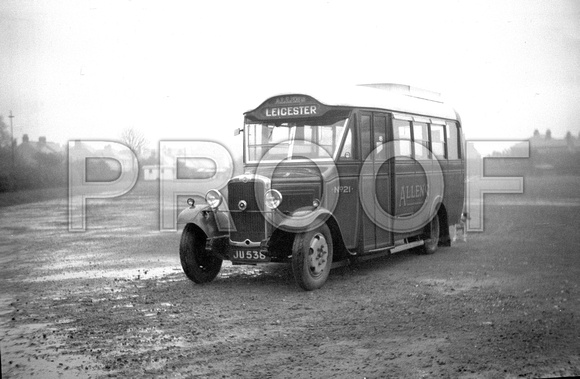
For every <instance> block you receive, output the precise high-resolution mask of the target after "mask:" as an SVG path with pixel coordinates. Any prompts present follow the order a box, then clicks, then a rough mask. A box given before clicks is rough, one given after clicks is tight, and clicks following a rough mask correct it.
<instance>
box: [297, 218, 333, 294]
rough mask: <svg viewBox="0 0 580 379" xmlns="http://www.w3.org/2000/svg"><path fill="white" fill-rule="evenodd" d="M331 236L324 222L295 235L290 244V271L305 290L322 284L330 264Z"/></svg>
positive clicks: (331, 253)
mask: <svg viewBox="0 0 580 379" xmlns="http://www.w3.org/2000/svg"><path fill="white" fill-rule="evenodd" d="M332 256H333V248H332V236H331V235H330V229H328V226H326V224H324V225H322V226H321V227H319V228H317V229H315V230H312V231H309V232H305V233H300V234H298V235H296V237H295V238H294V245H293V246H292V271H293V273H294V279H295V280H296V284H298V286H300V287H301V288H303V289H305V290H306V291H312V290H315V289H318V288H320V287H322V285H324V283H325V282H326V279H327V278H328V274H329V273H330V267H331V266H332Z"/></svg>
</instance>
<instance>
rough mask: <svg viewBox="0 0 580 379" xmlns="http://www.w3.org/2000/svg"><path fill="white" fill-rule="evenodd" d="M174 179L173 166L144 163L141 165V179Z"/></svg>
mask: <svg viewBox="0 0 580 379" xmlns="http://www.w3.org/2000/svg"><path fill="white" fill-rule="evenodd" d="M159 178H163V179H175V178H176V176H175V168H174V167H173V166H159V165H145V166H143V179H145V180H159Z"/></svg>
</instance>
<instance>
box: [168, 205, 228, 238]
mask: <svg viewBox="0 0 580 379" xmlns="http://www.w3.org/2000/svg"><path fill="white" fill-rule="evenodd" d="M177 223H178V224H195V225H197V226H198V227H199V228H200V229H201V230H203V231H204V233H205V234H206V236H207V237H208V238H213V237H218V236H224V235H227V234H229V233H230V232H234V231H236V228H235V226H234V224H233V222H232V219H231V217H230V214H229V212H227V211H222V210H219V209H212V208H211V207H210V206H207V205H194V206H193V207H189V208H186V209H184V210H183V211H181V213H180V214H179V216H177Z"/></svg>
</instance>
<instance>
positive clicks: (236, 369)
mask: <svg viewBox="0 0 580 379" xmlns="http://www.w3.org/2000/svg"><path fill="white" fill-rule="evenodd" d="M566 183H568V182H566ZM574 183H575V182H574ZM540 184H541V183H540ZM540 184H538V185H540ZM573 188H576V187H573V186H570V192H569V194H568V195H567V196H572V195H570V194H571V193H573V191H574V190H573ZM146 199H147V198H144V197H141V198H140V199H139V201H138V202H137V201H136V200H135V198H131V196H127V197H124V198H120V199H116V200H114V201H108V202H101V203H97V204H95V205H94V206H93V208H89V213H88V214H89V216H90V217H93V218H92V219H91V218H90V219H89V230H88V231H87V232H86V233H68V232H66V231H65V230H62V229H63V226H62V225H63V222H65V221H66V218H65V217H66V204H65V203H64V201H61V200H54V201H49V202H46V203H45V204H43V205H40V204H38V203H37V204H28V205H26V204H24V205H19V206H15V207H8V208H2V213H3V216H4V217H3V218H2V221H1V224H0V227H1V228H2V232H3V234H4V235H6V236H8V238H7V239H3V241H2V243H1V245H0V252H1V255H0V259H1V262H2V275H1V277H0V285H1V288H2V297H1V298H0V327H1V333H2V334H1V336H2V337H1V338H2V339H1V341H0V348H1V352H2V374H3V377H8V378H10V377H38V378H45V377H110V376H113V377H115V376H116V377H192V376H193V377H207V378H215V377H240V378H247V377H256V378H263V377H276V378H310V377H317V378H318V377H328V378H330V377H344V378H352V377H359V378H362V377H367V378H383V377H409V378H416V377H468V378H474V377H476V378H478V377H483V378H487V377H519V376H523V377H542V376H563V375H579V374H580V317H579V315H580V312H579V311H580V289H579V287H578V286H579V284H580V283H579V280H578V278H579V277H580V264H579V263H580V257H579V256H578V254H577V252H576V250H577V246H580V237H579V236H578V233H577V231H576V225H578V223H579V222H580V212H578V208H577V206H576V207H563V206H553V204H552V205H549V206H548V205H545V204H543V203H539V202H538V201H536V199H534V198H526V203H525V204H522V202H521V201H520V203H516V202H511V199H510V198H509V197H499V198H497V199H496V200H495V201H493V202H490V204H489V205H488V208H487V213H486V215H487V218H486V225H487V226H486V232H485V233H482V234H473V235H470V236H469V239H468V241H467V242H466V243H464V242H456V243H455V244H454V245H453V246H452V247H449V248H444V249H441V250H440V251H438V252H437V253H436V254H434V255H430V256H419V255H417V254H415V253H414V252H405V253H401V254H398V255H394V256H391V257H387V258H383V259H379V260H374V261H368V262H364V263H362V264H360V265H357V266H348V267H342V268H338V269H335V270H333V272H332V273H331V275H330V277H329V280H328V282H327V283H326V284H325V286H324V287H323V288H322V289H320V290H317V291H312V292H304V291H302V290H300V289H299V288H298V287H297V286H296V285H295V283H294V279H293V277H292V273H291V269H290V267H289V266H284V265H275V264H271V265H267V266H231V265H228V264H226V265H225V266H224V267H223V269H222V271H221V273H220V274H219V276H218V278H217V279H216V280H215V281H214V282H212V283H209V284H206V285H195V284H194V283H192V282H190V281H188V280H187V279H186V278H185V276H184V274H183V273H182V271H181V268H180V264H179V258H178V244H179V234H175V233H160V232H158V231H156V230H155V228H157V225H155V223H156V221H155V220H157V219H158V218H156V216H157V214H156V210H155V207H154V206H151V207H147V206H142V205H143V203H144V202H146V201H151V202H153V201H154V199H155V197H154V196H151V199H149V200H146ZM137 204H141V206H138V205H137ZM39 208H40V209H41V211H43V212H41V214H43V216H42V217H38V218H37V219H35V220H31V219H30V218H29V217H27V216H26V215H27V214H30V212H33V211H35V212H37V211H38V209H39ZM120 209H121V210H120ZM129 219H141V220H152V221H148V222H145V223H144V224H141V225H130V224H127V220H129ZM6 220H10V221H6Z"/></svg>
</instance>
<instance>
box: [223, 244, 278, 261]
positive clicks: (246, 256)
mask: <svg viewBox="0 0 580 379" xmlns="http://www.w3.org/2000/svg"><path fill="white" fill-rule="evenodd" d="M231 258H232V261H234V262H254V263H255V262H270V257H267V256H266V255H264V253H262V252H260V250H258V249H244V248H239V247H235V248H232V251H231Z"/></svg>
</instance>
